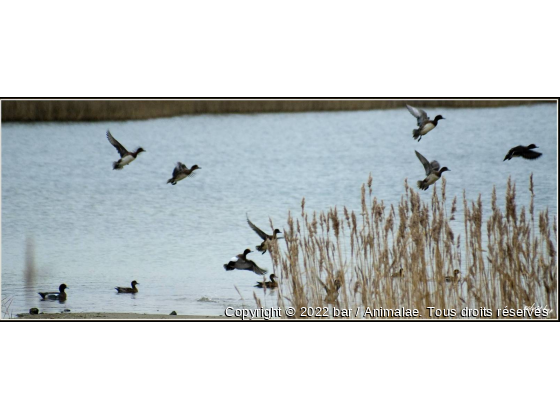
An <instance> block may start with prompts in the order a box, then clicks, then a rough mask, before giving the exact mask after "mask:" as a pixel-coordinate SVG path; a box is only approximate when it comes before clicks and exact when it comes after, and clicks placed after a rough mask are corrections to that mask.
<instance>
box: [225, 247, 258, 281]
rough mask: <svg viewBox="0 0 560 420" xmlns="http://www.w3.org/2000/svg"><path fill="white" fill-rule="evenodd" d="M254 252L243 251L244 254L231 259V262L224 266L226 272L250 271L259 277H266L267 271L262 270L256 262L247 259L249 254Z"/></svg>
mask: <svg viewBox="0 0 560 420" xmlns="http://www.w3.org/2000/svg"><path fill="white" fill-rule="evenodd" d="M250 252H253V251H251V250H250V249H246V250H245V251H243V254H239V255H237V256H235V257H233V258H232V259H231V261H230V262H228V263H227V264H224V268H225V269H226V271H232V270H248V271H252V272H253V273H255V274H258V275H259V276H264V275H265V274H266V273H267V270H264V269H262V268H260V267H259V266H258V265H257V264H255V262H254V261H251V260H249V259H247V254H248V253H250Z"/></svg>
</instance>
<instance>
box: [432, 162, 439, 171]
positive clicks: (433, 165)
mask: <svg viewBox="0 0 560 420" xmlns="http://www.w3.org/2000/svg"><path fill="white" fill-rule="evenodd" d="M430 166H431V167H432V172H437V171H439V168H440V166H439V162H438V161H437V160H432V161H431V162H430Z"/></svg>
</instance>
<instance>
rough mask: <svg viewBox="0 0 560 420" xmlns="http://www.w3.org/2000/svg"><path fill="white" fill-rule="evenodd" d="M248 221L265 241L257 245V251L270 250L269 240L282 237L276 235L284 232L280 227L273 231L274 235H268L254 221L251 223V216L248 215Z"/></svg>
mask: <svg viewBox="0 0 560 420" xmlns="http://www.w3.org/2000/svg"><path fill="white" fill-rule="evenodd" d="M247 223H249V226H250V227H251V229H253V230H254V231H255V233H256V234H257V235H259V236H260V237H261V239H262V240H263V242H262V243H261V244H260V245H257V247H256V248H257V251H259V252H262V253H263V254H264V253H265V252H266V251H268V241H272V240H276V239H281V238H279V237H278V236H276V235H278V234H279V233H282V232H280V229H274V232H273V233H272V235H267V234H266V233H264V232H263V231H262V230H260V229H259V228H258V227H256V226H255V225H254V224H253V223H251V221H250V220H249V216H247Z"/></svg>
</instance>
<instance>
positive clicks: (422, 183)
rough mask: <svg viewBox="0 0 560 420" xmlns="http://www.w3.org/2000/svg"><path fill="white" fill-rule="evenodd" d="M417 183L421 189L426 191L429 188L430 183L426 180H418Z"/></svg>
mask: <svg viewBox="0 0 560 420" xmlns="http://www.w3.org/2000/svg"><path fill="white" fill-rule="evenodd" d="M416 185H418V188H420V189H421V190H424V191H426V190H427V189H428V185H426V183H425V182H424V181H418V182H417V183H416Z"/></svg>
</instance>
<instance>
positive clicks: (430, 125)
mask: <svg viewBox="0 0 560 420" xmlns="http://www.w3.org/2000/svg"><path fill="white" fill-rule="evenodd" d="M406 107H407V108H408V110H409V111H410V113H411V114H412V115H413V116H415V117H416V123H417V124H418V128H415V129H414V130H412V137H413V138H414V140H418V141H420V140H422V136H424V135H426V134H428V133H429V132H430V131H432V130H433V129H434V128H436V127H437V123H438V121H439V120H445V118H443V117H442V116H441V115H436V117H435V118H434V119H433V120H430V118H429V117H428V114H426V111H424V110H423V109H418V108H414V107H413V106H410V105H406Z"/></svg>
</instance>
